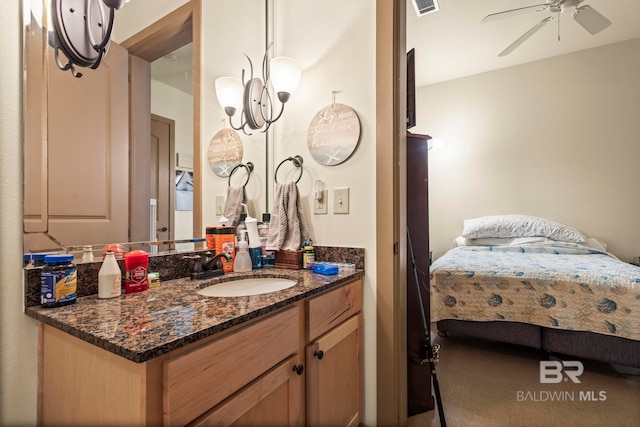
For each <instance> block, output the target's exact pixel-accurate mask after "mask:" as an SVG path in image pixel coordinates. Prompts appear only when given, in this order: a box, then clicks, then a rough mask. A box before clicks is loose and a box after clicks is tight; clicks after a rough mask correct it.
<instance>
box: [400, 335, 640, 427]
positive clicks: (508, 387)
mask: <svg viewBox="0 0 640 427" xmlns="http://www.w3.org/2000/svg"><path fill="white" fill-rule="evenodd" d="M433 343H438V344H440V345H441V349H440V363H439V364H438V365H437V375H438V380H439V383H440V390H441V393H442V403H443V406H444V414H445V419H446V424H447V426H448V427H463V426H470V427H485V426H486V427H501V426H505V427H529V426H544V427H554V426H559V427H560V426H561V427H587V426H594V427H595V426H598V427H603V426H606V427H608V426H615V427H622V426H634V427H637V426H640V370H638V369H631V368H624V367H619V366H612V365H608V364H602V363H597V362H592V361H587V360H582V362H583V363H584V373H583V374H582V375H581V376H579V377H578V379H579V380H580V383H579V384H576V383H573V382H572V381H571V380H567V379H565V380H564V381H563V382H561V383H545V384H541V383H540V361H541V360H560V359H555V358H554V359H549V358H548V357H547V355H545V354H544V353H542V352H538V351H536V350H534V349H529V348H524V347H520V346H513V345H507V344H498V343H488V342H483V341H478V340H471V339H463V338H453V337H450V338H443V337H434V339H433ZM563 360H565V361H572V360H576V358H571V357H563ZM552 377H553V375H551V374H550V376H549V378H552ZM589 399H590V400H589ZM408 426H409V427H424V426H434V427H438V426H440V421H439V417H438V413H437V410H435V411H429V412H426V413H423V414H419V415H415V416H413V417H409V421H408Z"/></svg>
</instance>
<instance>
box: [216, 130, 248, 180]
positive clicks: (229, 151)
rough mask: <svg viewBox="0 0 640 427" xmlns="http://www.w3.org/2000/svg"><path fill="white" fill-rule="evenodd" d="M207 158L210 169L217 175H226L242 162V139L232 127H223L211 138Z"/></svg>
mask: <svg viewBox="0 0 640 427" xmlns="http://www.w3.org/2000/svg"><path fill="white" fill-rule="evenodd" d="M207 158H208V160H209V166H210V167H211V170H212V171H213V172H214V173H215V174H216V175H218V176H221V177H227V176H229V173H230V172H231V169H233V168H234V167H236V166H238V165H239V164H240V162H242V140H241V139H240V135H238V132H236V131H235V130H233V129H229V128H225V129H222V130H220V131H218V133H216V134H215V135H213V138H211V142H210V143H209V149H208V150H207Z"/></svg>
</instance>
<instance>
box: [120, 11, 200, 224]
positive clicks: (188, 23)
mask: <svg viewBox="0 0 640 427" xmlns="http://www.w3.org/2000/svg"><path fill="white" fill-rule="evenodd" d="M201 21H202V0H191V1H190V2H188V3H186V4H185V5H183V6H181V7H179V8H178V9H176V10H174V11H173V12H171V13H169V14H168V15H166V16H165V17H163V18H161V19H159V20H158V21H156V22H154V23H153V24H151V25H150V26H148V27H147V28H145V29H143V30H142V31H140V32H138V33H137V34H135V35H133V36H131V37H130V38H128V39H127V40H125V41H124V42H123V43H122V46H124V47H125V48H127V50H128V51H129V54H130V55H131V56H132V57H135V58H137V59H138V60H142V61H146V62H148V63H151V62H153V61H155V60H156V59H159V58H161V57H163V56H164V55H166V54H168V53H171V52H173V51H174V50H176V49H178V48H181V47H183V46H185V45H187V44H189V43H193V59H192V67H191V68H192V71H193V82H192V84H193V237H202V234H203V229H202V151H201V142H200V140H201V134H202V130H201V128H200V119H201V114H202V111H201V93H200V89H201V87H202V81H201V79H202V73H201V63H202V61H201V54H200V52H201V37H202V36H201V34H202V25H201ZM144 84H145V80H144V79H143V78H135V75H132V77H131V93H132V94H133V93H137V91H138V89H139V86H140V85H144ZM146 84H149V80H147V82H146ZM142 89H143V90H144V89H145V88H144V87H143V88H142ZM135 99H136V97H135V96H132V100H131V101H132V102H135ZM132 110H133V109H132ZM149 111H150V110H149ZM133 114H134V112H132V117H131V136H132V138H131V141H132V143H133V141H135V140H136V138H137V139H138V140H140V139H142V138H147V146H148V145H149V142H148V138H149V136H150V126H151V124H150V121H147V120H143V118H142V117H139V116H138V117H134V116H133ZM145 135H146V136H145ZM147 217H148V215H147ZM148 229H149V227H148V226H147V230H148Z"/></svg>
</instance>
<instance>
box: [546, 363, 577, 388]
mask: <svg viewBox="0 0 640 427" xmlns="http://www.w3.org/2000/svg"><path fill="white" fill-rule="evenodd" d="M583 372H584V366H583V365H582V362H579V361H577V360H570V361H562V362H557V361H554V360H549V361H546V360H545V361H541V362H540V383H541V384H557V383H559V382H562V381H563V380H564V381H567V378H568V379H570V380H571V381H573V382H574V383H576V384H579V383H580V380H579V379H578V377H579V376H580V375H582V373H583Z"/></svg>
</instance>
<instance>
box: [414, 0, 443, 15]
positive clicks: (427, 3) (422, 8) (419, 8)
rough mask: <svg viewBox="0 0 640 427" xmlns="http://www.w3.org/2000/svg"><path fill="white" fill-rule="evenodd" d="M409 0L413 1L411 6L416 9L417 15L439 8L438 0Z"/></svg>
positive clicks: (435, 10)
mask: <svg viewBox="0 0 640 427" xmlns="http://www.w3.org/2000/svg"><path fill="white" fill-rule="evenodd" d="M411 2H412V3H413V7H414V8H415V9H416V13H417V14H418V16H423V15H426V14H427V13H431V12H437V11H438V10H439V9H440V7H439V6H438V0H411Z"/></svg>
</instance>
